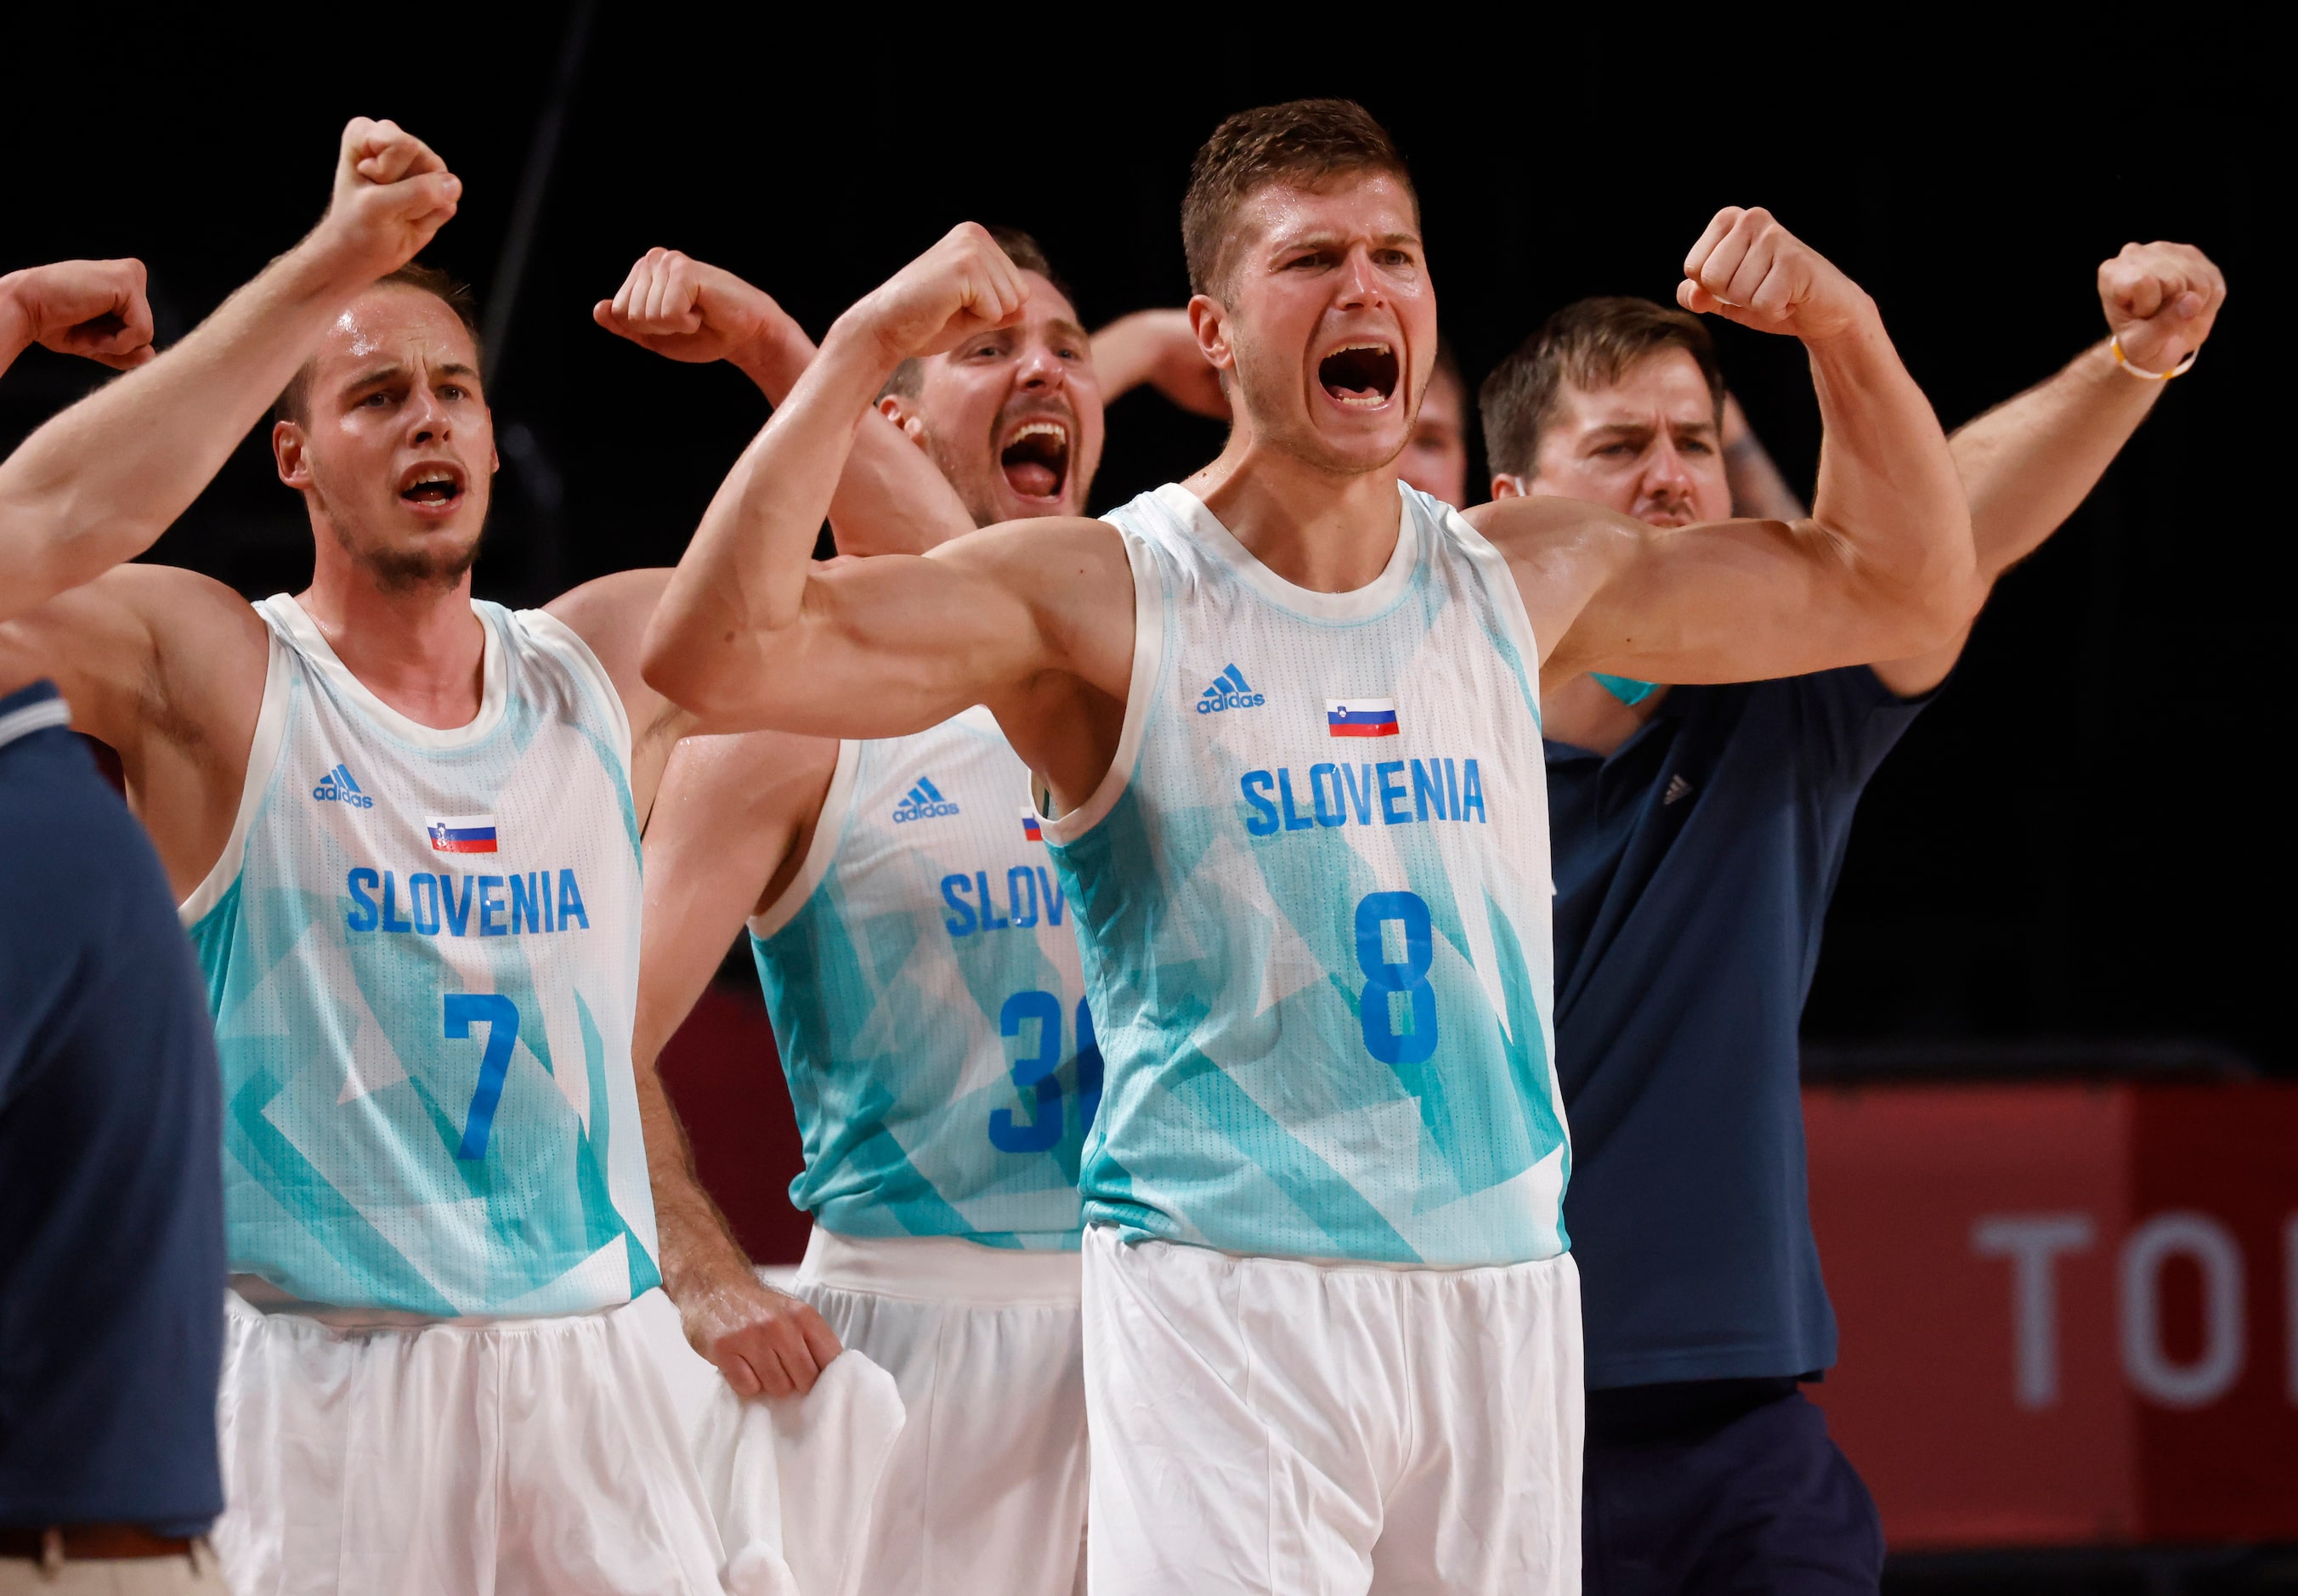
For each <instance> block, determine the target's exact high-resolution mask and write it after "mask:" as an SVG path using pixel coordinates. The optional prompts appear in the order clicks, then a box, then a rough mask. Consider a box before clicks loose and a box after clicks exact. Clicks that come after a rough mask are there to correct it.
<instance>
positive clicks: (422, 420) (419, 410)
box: [401, 383, 451, 443]
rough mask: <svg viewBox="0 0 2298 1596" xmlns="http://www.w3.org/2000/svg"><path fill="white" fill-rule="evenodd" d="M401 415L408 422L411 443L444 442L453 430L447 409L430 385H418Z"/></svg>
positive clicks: (410, 394) (409, 396)
mask: <svg viewBox="0 0 2298 1596" xmlns="http://www.w3.org/2000/svg"><path fill="white" fill-rule="evenodd" d="M401 414H402V416H403V417H404V418H405V420H406V423H407V429H408V437H409V442H416V443H431V442H440V441H442V440H443V439H444V438H445V437H446V436H447V434H448V433H449V431H450V430H451V420H450V418H449V417H448V414H447V407H446V406H445V405H444V404H443V403H442V402H441V401H440V399H439V396H438V395H437V394H436V393H433V392H432V391H431V385H430V384H428V383H418V384H417V385H416V386H415V391H414V392H413V393H409V395H408V399H407V409H405V410H404V411H402V412H401Z"/></svg>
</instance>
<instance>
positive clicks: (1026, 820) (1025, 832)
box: [1021, 809, 1046, 842]
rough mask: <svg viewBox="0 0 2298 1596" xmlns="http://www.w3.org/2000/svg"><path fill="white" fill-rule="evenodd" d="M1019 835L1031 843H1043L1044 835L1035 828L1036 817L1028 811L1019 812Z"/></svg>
mask: <svg viewBox="0 0 2298 1596" xmlns="http://www.w3.org/2000/svg"><path fill="white" fill-rule="evenodd" d="M1021 835H1022V836H1023V837H1025V838H1026V839H1029V841H1031V842H1043V841H1044V840H1045V839H1046V834H1045V832H1044V831H1040V830H1039V829H1038V827H1037V815H1035V814H1034V813H1032V812H1031V811H1029V810H1028V809H1024V810H1022V811H1021Z"/></svg>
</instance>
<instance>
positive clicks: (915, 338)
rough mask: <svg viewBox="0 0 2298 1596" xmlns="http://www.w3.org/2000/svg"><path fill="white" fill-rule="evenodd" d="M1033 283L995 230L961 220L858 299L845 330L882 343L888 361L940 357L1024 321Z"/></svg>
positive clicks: (843, 319)
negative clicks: (969, 340)
mask: <svg viewBox="0 0 2298 1596" xmlns="http://www.w3.org/2000/svg"><path fill="white" fill-rule="evenodd" d="M1028 300H1029V284H1028V283H1027V282H1026V281H1025V280H1024V279H1023V278H1022V276H1021V268H1020V267H1018V266H1016V265H1014V264H1013V261H1012V260H1010V259H1009V258H1008V257H1007V256H1006V253H1005V252H1004V250H1002V249H1000V248H998V247H997V241H996V239H995V238H992V237H991V236H989V231H988V228H986V227H982V226H981V225H980V224H979V223H978V222H970V221H967V222H960V223H958V225H957V226H955V227H952V228H951V229H950V230H949V231H948V232H947V233H946V234H945V235H944V236H943V237H942V240H941V242H940V243H938V244H935V245H934V246H933V248H931V249H930V250H928V251H927V252H925V253H924V254H922V255H920V256H919V257H918V258H917V259H916V260H913V261H911V262H910V263H909V264H908V265H907V266H905V267H904V268H902V269H901V270H899V271H897V272H896V273H895V274H894V275H893V276H892V277H889V278H888V279H887V280H886V281H885V282H884V283H882V284H880V285H879V286H878V287H877V288H875V289H873V290H872V291H871V292H870V293H869V294H865V295H864V297H863V298H862V299H860V300H858V301H856V302H855V304H854V305H853V307H852V308H851V309H849V310H847V312H846V314H845V315H843V316H841V317H839V318H838V319H839V323H840V325H841V326H845V327H852V328H854V329H856V330H857V331H860V332H863V333H865V334H866V335H868V336H870V337H872V338H873V339H875V340H876V341H877V343H878V346H879V350H880V353H881V354H882V355H883V356H884V357H885V358H886V359H887V360H888V361H889V362H894V361H900V360H908V359H910V358H911V357H912V356H913V355H930V354H939V353H940V352H941V351H943V350H946V349H949V348H952V347H954V346H955V345H956V344H958V343H961V342H963V340H965V339H967V338H970V337H971V336H973V335H975V334H976V333H982V332H987V331H988V330H989V329H990V328H992V327H1011V326H1012V325H1013V323H1015V322H1016V321H1019V320H1020V319H1021V308H1022V306H1023V305H1024V304H1025V303H1026V302H1028Z"/></svg>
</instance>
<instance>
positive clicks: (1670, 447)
mask: <svg viewBox="0 0 2298 1596" xmlns="http://www.w3.org/2000/svg"><path fill="white" fill-rule="evenodd" d="M1644 492H1646V493H1649V494H1650V495H1652V496H1653V497H1655V498H1668V499H1688V498H1690V496H1691V467H1690V465H1688V464H1687V463H1685V460H1684V458H1683V453H1682V451H1681V450H1679V449H1677V448H1676V446H1675V445H1674V443H1672V442H1667V441H1666V439H1663V440H1661V441H1660V442H1657V443H1655V444H1654V445H1653V446H1652V451H1651V454H1650V455H1649V457H1648V458H1647V459H1645V461H1644Z"/></svg>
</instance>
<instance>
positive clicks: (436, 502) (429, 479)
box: [399, 466, 463, 510]
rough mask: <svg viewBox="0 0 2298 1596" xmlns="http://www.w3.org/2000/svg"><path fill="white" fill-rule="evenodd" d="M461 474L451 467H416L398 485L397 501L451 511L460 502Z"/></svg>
mask: <svg viewBox="0 0 2298 1596" xmlns="http://www.w3.org/2000/svg"><path fill="white" fill-rule="evenodd" d="M462 498H463V474H462V472H460V471H459V470H458V469H456V468H455V467H452V466H416V467H411V468H410V469H409V471H408V473H407V475H405V476H404V477H402V478H401V481H400V484H399V500H400V502H401V503H402V504H411V505H414V506H417V508H419V509H430V510H442V509H453V508H454V507H455V506H456V505H457V504H459V503H460V502H461V501H462Z"/></svg>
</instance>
